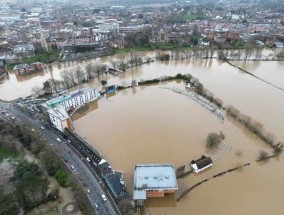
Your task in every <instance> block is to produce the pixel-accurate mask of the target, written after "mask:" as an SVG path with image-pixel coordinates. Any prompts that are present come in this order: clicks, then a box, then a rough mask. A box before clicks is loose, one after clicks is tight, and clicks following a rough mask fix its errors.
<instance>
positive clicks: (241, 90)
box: [0, 58, 284, 215]
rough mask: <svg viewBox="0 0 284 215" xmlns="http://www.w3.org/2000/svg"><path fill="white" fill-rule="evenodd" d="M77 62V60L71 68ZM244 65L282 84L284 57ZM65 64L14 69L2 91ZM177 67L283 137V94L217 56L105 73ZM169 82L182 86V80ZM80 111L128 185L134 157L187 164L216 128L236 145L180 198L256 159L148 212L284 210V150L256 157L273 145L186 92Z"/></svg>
mask: <svg viewBox="0 0 284 215" xmlns="http://www.w3.org/2000/svg"><path fill="white" fill-rule="evenodd" d="M110 59H111V58H104V59H101V61H103V62H107V61H108V60H110ZM97 61H98V60H97ZM75 66H76V65H74V64H73V65H72V64H71V65H70V68H72V67H75ZM81 66H83V65H81ZM238 66H240V67H242V68H244V69H246V70H248V71H250V72H252V73H254V74H255V75H257V76H259V77H261V78H263V79H265V80H267V81H270V82H272V83H274V84H275V85H278V86H280V87H282V88H283V83H284V75H283V72H282V70H283V63H282V62H261V63H255V62H248V63H246V64H242V63H239V64H238ZM66 68H69V67H68V66H65V69H66ZM62 69H64V68H62ZM62 69H61V70H62ZM61 70H59V69H57V68H56V67H55V68H54V69H53V71H52V73H50V72H46V73H45V74H44V75H43V76H37V75H33V76H30V77H25V78H24V79H27V80H22V81H20V80H17V79H16V77H15V76H14V78H13V76H10V80H7V81H5V82H4V83H3V84H1V85H0V98H4V99H11V98H15V97H18V96H19V95H20V96H24V95H26V94H29V92H30V89H31V87H32V86H34V85H41V83H42V82H44V80H47V79H48V78H50V77H51V75H53V76H54V77H55V78H56V77H59V73H60V71H61ZM177 73H183V74H186V73H191V74H192V75H194V76H195V77H197V78H198V79H199V80H200V81H201V82H202V83H203V84H204V86H205V87H206V88H208V89H209V90H210V91H211V92H213V93H214V95H215V96H217V97H219V98H221V99H222V100H223V101H224V103H225V104H232V105H233V106H235V107H236V108H238V109H240V110H241V112H242V113H245V114H247V115H250V116H252V118H254V119H256V120H258V121H260V122H261V123H262V124H263V125H264V127H265V128H266V129H267V130H268V131H270V132H271V133H273V134H274V135H275V137H276V139H277V140H280V141H284V132H283V127H284V114H283V110H284V93H283V92H282V91H280V90H278V89H275V88H273V87H272V86H270V85H267V84H265V83H263V82H261V81H259V80H257V79H255V78H253V77H251V76H249V75H247V74H244V73H243V72H241V71H239V70H238V69H235V68H233V67H231V66H229V65H228V64H226V63H221V62H218V61H216V60H197V61H171V62H164V63H161V62H154V63H151V64H149V65H143V66H141V67H137V68H132V69H130V70H129V71H128V72H126V73H123V74H121V76H112V75H105V76H104V77H102V78H101V79H107V80H108V83H110V84H112V83H113V84H121V83H123V82H128V83H130V81H131V80H132V79H137V80H141V79H151V78H156V77H160V76H163V75H176V74H177ZM16 83H17V84H16ZM170 85H174V86H179V84H178V83H170ZM85 86H95V87H97V88H100V87H101V84H100V79H95V80H93V81H92V82H90V83H89V84H85V85H82V86H80V87H85ZM74 117H75V119H76V120H75V122H74V126H75V128H76V130H77V132H78V133H79V134H80V135H82V136H83V137H86V138H87V140H88V141H89V142H90V143H91V144H92V145H93V146H94V147H96V148H98V149H99V151H101V152H102V153H103V155H104V156H105V157H106V158H107V159H108V160H109V161H110V163H111V164H112V165H113V167H114V168H116V169H119V170H122V171H124V172H125V173H126V181H127V185H128V189H129V191H130V192H131V187H132V180H133V167H134V164H135V163H144V162H147V163H150V162H173V163H174V164H175V166H179V165H182V164H186V163H188V162H190V160H191V159H196V158H198V157H199V156H200V155H201V154H203V153H205V149H204V141H205V138H206V136H207V134H208V133H209V132H212V131H216V132H218V131H223V132H224V133H225V135H226V142H227V143H228V144H231V145H232V146H233V148H232V150H231V151H230V152H227V153H226V154H224V156H223V157H222V158H220V159H219V160H218V161H216V162H215V163H214V167H213V168H212V169H211V170H209V171H206V172H205V173H203V174H201V175H192V176H189V177H188V178H186V179H182V180H179V182H178V183H179V187H180V189H179V191H178V192H177V193H176V197H177V196H178V195H179V194H180V193H181V192H182V190H183V189H185V188H186V187H189V186H192V185H193V184H195V183H197V182H199V181H201V180H203V179H204V178H207V177H210V176H212V175H214V174H216V173H219V172H221V171H224V170H226V169H228V168H232V167H234V166H236V165H237V164H238V163H246V162H252V165H251V166H249V167H246V168H244V169H243V170H242V171H240V172H234V173H231V174H229V175H225V176H223V177H221V178H217V179H214V180H212V181H209V182H207V183H206V184H204V185H202V186H200V187H198V188H197V189H196V190H194V191H192V193H190V194H189V195H187V196H186V197H185V198H184V199H183V200H182V201H181V202H179V203H175V201H174V198H175V197H174V196H171V195H170V196H168V197H167V198H165V199H159V200H158V199H155V200H151V201H148V202H147V205H148V207H147V211H148V213H147V214H181V215H183V214H189V213H192V214H218V215H219V214H271V212H273V213H274V212H275V213H277V214H279V213H281V212H282V211H283V210H284V206H283V199H284V198H283V197H284V188H283V187H282V186H281V183H282V182H283V180H284V171H283V169H284V162H283V155H282V156H281V157H280V158H279V159H278V160H276V159H272V160H270V161H269V162H268V163H267V164H262V165H259V164H255V163H253V160H255V159H256V157H257V154H258V151H259V150H260V149H265V150H267V151H268V152H270V149H269V148H266V146H265V145H263V144H261V143H259V142H258V141H256V140H255V137H254V136H252V135H250V134H248V133H247V132H246V131H245V130H244V129H243V128H242V127H240V126H239V125H236V124H235V123H234V122H231V121H228V120H226V121H225V124H221V123H220V121H219V120H218V119H217V118H216V117H215V116H214V115H212V114H211V113H209V112H208V111H207V110H206V109H204V108H202V107H200V106H199V105H198V104H196V103H194V102H193V101H191V100H190V99H188V98H186V97H183V96H182V95H178V94H175V93H173V92H171V91H168V90H164V89H160V88H158V86H151V87H141V88H137V89H129V90H126V91H122V92H120V93H118V94H117V95H113V96H110V97H109V98H108V99H102V100H100V101H99V102H94V103H92V104H90V106H89V107H88V108H86V110H85V112H84V111H82V112H80V113H77V114H76V115H75V116H74ZM236 151H241V152H242V153H241V154H242V155H241V156H237V155H236ZM126 152H127V153H126ZM281 203H282V204H281ZM269 212H270V213H269Z"/></svg>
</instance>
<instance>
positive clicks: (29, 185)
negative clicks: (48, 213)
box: [13, 161, 49, 212]
mask: <svg viewBox="0 0 284 215" xmlns="http://www.w3.org/2000/svg"><path fill="white" fill-rule="evenodd" d="M13 180H14V181H15V183H16V191H15V197H16V199H17V202H18V204H19V206H20V207H21V208H22V209H23V210H24V211H25V212H27V211H29V210H30V209H32V208H34V207H37V206H38V205H40V204H42V203H44V202H46V201H48V198H47V190H48V187H49V182H48V180H47V177H45V176H44V174H43V172H42V171H41V169H40V167H39V166H38V165H37V164H35V163H29V162H28V161H19V162H18V164H17V165H16V166H15V169H14V178H13Z"/></svg>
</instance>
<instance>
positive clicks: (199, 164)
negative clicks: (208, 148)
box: [190, 155, 213, 173]
mask: <svg viewBox="0 0 284 215" xmlns="http://www.w3.org/2000/svg"><path fill="white" fill-rule="evenodd" d="M212 165H213V161H212V159H211V158H210V157H206V156H204V155H202V156H201V158H199V159H198V160H192V161H191V163H190V166H191V168H192V170H193V172H195V173H199V172H201V171H203V170H205V169H207V168H209V167H211V166H212Z"/></svg>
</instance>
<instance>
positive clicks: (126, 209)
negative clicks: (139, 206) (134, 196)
mask: <svg viewBox="0 0 284 215" xmlns="http://www.w3.org/2000/svg"><path fill="white" fill-rule="evenodd" d="M119 209H120V211H121V212H122V214H124V215H134V214H135V211H134V208H133V204H132V203H131V201H129V200H128V199H125V200H122V201H121V202H120V203H119Z"/></svg>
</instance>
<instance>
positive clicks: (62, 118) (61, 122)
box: [47, 106, 71, 132]
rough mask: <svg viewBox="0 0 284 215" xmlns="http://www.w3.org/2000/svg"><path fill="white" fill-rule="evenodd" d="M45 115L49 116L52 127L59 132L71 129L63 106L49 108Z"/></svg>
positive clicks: (69, 120)
mask: <svg viewBox="0 0 284 215" xmlns="http://www.w3.org/2000/svg"><path fill="white" fill-rule="evenodd" d="M47 113H48V114H49V119H50V121H51V123H52V125H53V126H54V127H55V128H57V129H58V130H60V131H61V132H63V131H64V129H65V128H69V129H70V128H71V119H70V117H69V115H68V113H67V112H66V110H65V109H64V107H63V106H58V107H57V108H50V109H48V110H47Z"/></svg>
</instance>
